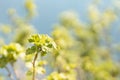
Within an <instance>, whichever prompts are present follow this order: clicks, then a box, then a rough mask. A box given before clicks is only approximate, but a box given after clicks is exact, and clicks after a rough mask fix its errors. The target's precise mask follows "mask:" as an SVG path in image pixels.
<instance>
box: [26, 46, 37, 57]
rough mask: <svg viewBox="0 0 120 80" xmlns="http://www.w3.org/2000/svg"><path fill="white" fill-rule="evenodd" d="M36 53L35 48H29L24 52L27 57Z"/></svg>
mask: <svg viewBox="0 0 120 80" xmlns="http://www.w3.org/2000/svg"><path fill="white" fill-rule="evenodd" d="M35 52H36V46H32V47H31V48H28V49H27V50H26V54H27V55H28V54H33V53H35Z"/></svg>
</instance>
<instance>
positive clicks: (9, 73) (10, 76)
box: [5, 66, 13, 80]
mask: <svg viewBox="0 0 120 80" xmlns="http://www.w3.org/2000/svg"><path fill="white" fill-rule="evenodd" d="M5 69H6V71H7V72H8V77H9V78H10V79H11V80H13V79H12V74H11V72H10V70H9V69H8V67H7V66H6V67H5Z"/></svg>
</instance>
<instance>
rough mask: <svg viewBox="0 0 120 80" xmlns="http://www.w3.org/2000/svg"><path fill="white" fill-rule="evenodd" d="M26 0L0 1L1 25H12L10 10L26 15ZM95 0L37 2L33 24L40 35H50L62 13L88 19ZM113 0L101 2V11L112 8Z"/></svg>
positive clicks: (46, 0) (44, 0) (40, 0)
mask: <svg viewBox="0 0 120 80" xmlns="http://www.w3.org/2000/svg"><path fill="white" fill-rule="evenodd" d="M24 1H25V0H0V24H4V23H5V24H7V23H10V19H9V17H8V15H7V11H8V9H9V8H15V9H16V10H17V13H18V14H19V15H20V16H24V15H25V9H24ZM93 1H95V0H35V3H36V5H37V10H38V15H37V16H36V17H35V18H34V20H32V22H31V23H32V24H33V25H34V26H35V27H36V28H37V30H38V31H39V32H40V33H50V31H51V30H52V27H53V25H54V23H57V22H58V20H59V19H58V17H59V15H60V13H62V12H64V11H70V10H72V11H75V12H77V13H78V15H80V18H81V19H82V20H86V19H87V16H86V15H87V8H88V6H89V5H90V4H91V3H93ZM111 3H112V2H111V0H101V3H100V5H99V6H100V9H101V10H103V9H105V8H106V7H110V6H111Z"/></svg>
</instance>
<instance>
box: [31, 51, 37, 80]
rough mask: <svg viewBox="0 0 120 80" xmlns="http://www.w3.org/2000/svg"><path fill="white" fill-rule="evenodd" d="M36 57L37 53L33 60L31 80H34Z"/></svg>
mask: <svg viewBox="0 0 120 80" xmlns="http://www.w3.org/2000/svg"><path fill="white" fill-rule="evenodd" d="M37 56H38V52H37V53H36V54H35V57H34V59H33V63H32V64H33V77H32V80H35V75H36V74H35V73H36V70H35V61H36V59H37Z"/></svg>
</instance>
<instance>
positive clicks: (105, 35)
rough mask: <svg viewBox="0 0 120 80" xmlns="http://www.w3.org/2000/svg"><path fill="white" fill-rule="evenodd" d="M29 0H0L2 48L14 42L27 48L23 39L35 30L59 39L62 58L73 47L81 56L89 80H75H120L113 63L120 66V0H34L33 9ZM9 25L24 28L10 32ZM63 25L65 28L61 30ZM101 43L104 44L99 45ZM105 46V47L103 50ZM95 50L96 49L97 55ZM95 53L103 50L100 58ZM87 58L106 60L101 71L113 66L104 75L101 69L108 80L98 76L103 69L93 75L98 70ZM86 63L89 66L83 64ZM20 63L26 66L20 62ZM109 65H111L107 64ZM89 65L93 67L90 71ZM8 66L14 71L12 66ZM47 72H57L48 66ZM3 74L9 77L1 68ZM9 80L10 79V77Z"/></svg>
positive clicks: (0, 37)
mask: <svg viewBox="0 0 120 80" xmlns="http://www.w3.org/2000/svg"><path fill="white" fill-rule="evenodd" d="M26 1H29V0H0V46H2V45H3V44H4V43H5V44H8V43H10V42H17V43H20V44H21V45H23V46H24V45H25V43H26V42H25V41H22V42H21V39H22V38H23V39H24V37H26V36H23V35H24V34H26V32H28V34H27V37H28V35H29V33H31V32H32V31H31V30H34V29H35V33H40V34H48V35H50V36H52V37H53V39H55V41H57V40H58V43H57V42H56V43H57V44H58V45H60V47H61V46H62V47H63V48H62V49H63V50H62V51H63V52H62V51H61V53H59V54H61V55H62V53H66V54H67V53H68V52H69V48H70V49H71V47H72V49H71V50H72V51H73V54H75V53H80V60H81V61H82V62H81V64H80V65H79V66H80V69H81V68H82V70H83V73H82V75H84V74H85V75H86V76H87V78H81V79H80V78H79V77H78V76H77V77H78V78H77V79H75V80H110V78H111V77H112V79H111V80H119V79H120V74H118V75H117V77H116V75H115V78H113V77H114V74H117V73H119V72H120V70H119V67H118V66H117V67H116V66H113V65H114V64H113V63H116V64H117V65H120V37H119V36H120V0H33V2H34V4H35V5H32V7H31V6H29V2H28V5H27V4H26ZM31 1H32V0H31ZM32 9H34V10H32ZM13 14H14V15H13ZM9 26H22V27H19V28H18V29H17V28H16V27H11V29H12V30H10V29H9V28H8V27H9ZM26 26H30V27H32V28H30V29H29V28H28V27H26ZM61 26H62V27H63V28H60V27H61ZM78 26H80V27H78ZM3 27H7V28H3ZM55 27H59V28H55ZM64 27H65V29H64ZM86 27H90V28H86ZM24 28H25V29H24ZM62 30H63V31H65V32H66V33H65V34H64V33H63V34H62V32H61V31H62ZM57 31H58V32H57ZM9 32H10V33H9ZM33 32H34V31H33ZM67 32H68V33H69V35H68V34H67ZM14 33H15V34H16V36H20V35H21V34H22V33H23V34H22V37H14V36H13V34H14ZM6 34H7V35H6ZM8 34H9V36H8ZM57 34H58V35H57ZM91 35H92V36H91ZM69 36H70V37H69ZM71 36H72V38H74V39H73V42H72V38H71ZM58 37H60V38H62V39H63V43H62V42H60V43H59V38H58ZM79 38H80V40H79ZM96 38H97V39H96ZM25 39H26V38H25ZM69 39H70V40H69ZM98 39H99V40H98ZM60 40H61V39H60ZM95 41H96V42H95ZM97 41H98V43H99V44H100V45H98V44H97ZM90 43H91V44H90ZM73 44H74V45H73ZM77 44H80V45H77ZM81 46H82V47H81ZM101 46H104V47H102V48H101ZM25 47H26V46H25ZM66 47H67V48H66ZM91 47H92V49H93V52H92V49H91ZM97 47H100V49H98V52H97V49H96V48H97ZM103 48H104V49H103ZM89 49H91V50H89ZM79 50H80V51H81V52H80V51H79ZM87 50H88V51H87ZM94 50H95V51H96V52H95V53H99V51H100V55H97V57H96V55H93V54H92V53H94ZM64 51H68V52H64ZM72 51H71V54H72ZM102 51H103V52H102ZM104 51H105V52H104ZM84 53H85V54H84ZM89 53H90V54H91V55H93V56H94V57H95V59H94V58H93V57H91V55H90V54H89ZM104 53H105V55H104ZM61 55H60V56H61ZM77 55H78V54H76V56H75V59H78V58H77ZM109 55H110V60H108V59H106V57H107V58H108V57H109ZM48 56H49V55H48ZM62 56H63V55H62ZM64 56H68V55H64ZM86 56H87V57H88V56H89V58H90V59H91V58H92V59H94V60H96V58H97V59H100V61H101V62H102V59H103V62H105V61H106V63H103V64H102V63H100V62H99V60H98V63H100V64H101V65H102V68H101V66H99V67H100V70H101V71H104V70H106V68H108V67H109V66H111V65H112V67H110V68H109V70H108V71H107V70H106V72H101V71H100V70H99V71H100V72H101V73H103V74H105V75H103V76H104V77H103V76H102V77H103V78H100V79H99V78H98V77H101V75H100V74H98V75H95V74H96V73H97V71H98V69H99V68H98V69H97V68H95V72H92V71H94V70H92V69H91V65H93V64H92V60H91V62H89V59H88V58H86ZM98 56H100V57H98ZM101 57H102V58H101ZM66 58H67V57H66ZM69 58H72V59H74V58H73V57H69ZM104 58H105V61H104ZM67 59H68V58H67ZM78 60H79V59H78ZM94 60H93V62H94ZM51 61H52V60H51ZM61 61H62V60H61ZM63 62H64V61H63ZM66 62H67V61H66ZM72 62H74V61H71V63H72ZM78 62H79V61H78ZM84 62H85V63H86V64H82V63H84ZM87 62H88V64H87ZM95 62H96V63H95V65H94V67H96V65H97V61H95ZM109 62H110V64H109ZM18 63H20V64H23V63H21V62H19V61H18ZM56 63H59V61H58V62H57V61H56ZM89 63H90V64H89ZM107 63H108V65H105V64H107ZM51 64H52V63H51ZM61 64H62V62H61ZM76 64H79V63H76ZM86 65H89V66H90V67H89V68H87V66H86ZM81 66H82V67H81ZM103 66H104V68H103ZM105 66H106V67H105ZM8 67H9V68H10V66H9V65H8ZM57 67H58V66H57ZM92 67H93V66H92ZM112 68H114V69H112ZM47 69H48V73H50V72H52V70H53V69H52V68H51V67H50V68H49V67H47ZM49 69H51V70H49ZM25 70H26V68H25ZM114 70H115V71H116V72H115V71H114ZM117 70H118V72H117ZM53 71H54V70H53ZM61 71H62V70H61ZM63 71H64V70H63ZM87 71H88V72H87ZM99 71H98V72H99ZM2 72H4V74H5V75H6V74H7V73H6V71H5V70H4V69H0V74H2ZM11 72H12V70H11ZM89 72H90V73H89ZM107 72H108V73H109V72H110V75H108V74H107ZM112 72H113V73H112ZM114 72H115V73H114ZM21 73H22V72H21ZM75 73H77V72H75ZM91 73H92V74H93V75H92V77H91ZM13 74H15V73H13ZM77 75H79V74H77ZM106 75H107V77H109V76H110V77H109V78H107V77H105V76H106ZM111 75H112V76H111ZM86 76H85V77H86ZM93 76H97V77H95V78H93ZM88 77H90V78H91V79H89V78H88ZM38 79H39V78H38ZM6 80H9V79H8V78H7V79H6ZM46 80H51V79H46ZM55 80H61V79H55ZM63 80H64V79H63ZM68 80H72V78H71V79H68ZM73 80H74V79H73Z"/></svg>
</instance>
